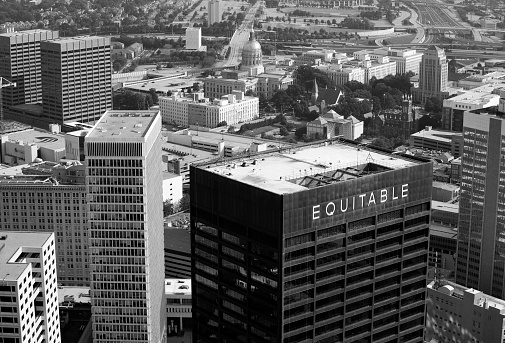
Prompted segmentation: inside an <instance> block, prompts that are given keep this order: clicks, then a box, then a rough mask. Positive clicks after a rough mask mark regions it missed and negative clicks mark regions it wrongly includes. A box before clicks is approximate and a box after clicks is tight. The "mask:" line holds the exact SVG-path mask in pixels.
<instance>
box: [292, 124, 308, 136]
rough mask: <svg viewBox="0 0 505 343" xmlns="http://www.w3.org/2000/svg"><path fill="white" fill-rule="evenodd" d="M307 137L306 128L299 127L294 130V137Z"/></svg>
mask: <svg viewBox="0 0 505 343" xmlns="http://www.w3.org/2000/svg"><path fill="white" fill-rule="evenodd" d="M305 135H307V126H301V127H299V128H298V129H296V130H295V137H296V138H298V139H302V137H303V136H305Z"/></svg>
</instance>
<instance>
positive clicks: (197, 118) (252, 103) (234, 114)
mask: <svg viewBox="0 0 505 343" xmlns="http://www.w3.org/2000/svg"><path fill="white" fill-rule="evenodd" d="M160 109H161V115H162V117H163V121H164V122H167V123H176V124H178V125H183V126H189V125H198V126H203V127H209V128H213V127H216V126H218V124H220V123H222V122H226V123H227V124H228V125H234V124H237V123H239V122H245V121H249V120H252V119H255V118H258V116H259V99H258V98H257V97H251V96H244V93H243V92H241V91H235V90H234V91H232V92H231V94H228V95H224V96H222V97H221V99H214V100H213V101H210V100H209V99H208V98H204V96H203V93H194V94H190V96H189V97H182V95H180V94H175V95H172V96H171V97H168V98H160Z"/></svg>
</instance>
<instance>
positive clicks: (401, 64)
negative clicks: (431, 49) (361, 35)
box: [353, 47, 423, 75]
mask: <svg viewBox="0 0 505 343" xmlns="http://www.w3.org/2000/svg"><path fill="white" fill-rule="evenodd" d="M363 54H368V55H369V56H370V58H371V59H378V58H380V57H383V56H388V58H389V60H390V61H392V62H396V74H400V75H401V74H405V73H407V72H409V71H410V72H413V73H414V74H418V73H419V66H420V64H421V60H422V58H423V54H422V53H420V52H417V51H416V50H414V49H395V48H389V47H382V48H377V49H373V50H360V51H356V52H354V53H353V57H354V58H359V56H360V55H363Z"/></svg>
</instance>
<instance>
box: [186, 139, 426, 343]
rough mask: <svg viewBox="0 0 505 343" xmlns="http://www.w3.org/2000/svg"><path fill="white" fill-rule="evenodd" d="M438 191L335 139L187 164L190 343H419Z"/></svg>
mask: <svg viewBox="0 0 505 343" xmlns="http://www.w3.org/2000/svg"><path fill="white" fill-rule="evenodd" d="M431 182H432V163H431V162H428V161H427V160H421V159H416V158H412V157H407V156H404V155H392V154H389V153H384V152H381V151H377V150H373V149H363V148H362V147H360V146H359V145H358V144H350V143H346V144H344V143H337V141H330V142H324V143H320V144H314V145H310V146H305V147H302V148H295V149H286V150H285V151H280V152H279V151H277V152H275V153H264V154H258V155H253V156H251V157H249V158H244V157H242V158H241V159H237V160H235V161H233V160H227V161H226V163H222V162H220V163H209V164H202V165H200V166H197V167H195V166H192V167H191V188H190V189H191V209H192V210H191V225H192V227H191V235H192V237H191V243H192V249H191V252H192V271H193V276H192V287H193V289H192V295H193V320H194V325H193V335H194V341H195V342H196V341H199V342H212V341H213V337H219V339H220V340H221V341H230V342H237V341H246V339H247V341H249V342H253V341H254V342H324V341H328V342H347V341H348V342H356V341H366V342H392V341H394V342H397V341H404V342H419V343H420V342H423V331H424V311H425V294H426V271H427V258H428V224H429V220H430V201H431Z"/></svg>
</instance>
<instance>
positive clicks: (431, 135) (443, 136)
mask: <svg viewBox="0 0 505 343" xmlns="http://www.w3.org/2000/svg"><path fill="white" fill-rule="evenodd" d="M410 136H411V137H415V138H424V139H433V140H437V141H439V142H445V143H450V142H451V139H452V137H462V136H463V134H462V133H461V132H454V131H443V130H434V129H429V130H427V129H424V130H421V131H419V132H416V133H413V134H411V135H410Z"/></svg>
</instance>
